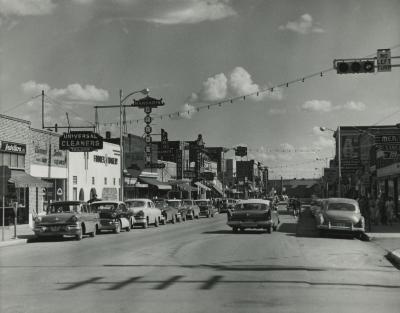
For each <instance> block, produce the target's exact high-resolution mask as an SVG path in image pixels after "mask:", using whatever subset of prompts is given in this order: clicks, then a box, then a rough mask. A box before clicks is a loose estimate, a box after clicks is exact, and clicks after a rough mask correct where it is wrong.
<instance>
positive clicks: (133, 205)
mask: <svg viewBox="0 0 400 313" xmlns="http://www.w3.org/2000/svg"><path fill="white" fill-rule="evenodd" d="M125 203H126V206H127V208H128V210H130V211H131V212H133V215H134V217H135V226H141V227H142V228H147V227H148V226H149V225H154V226H155V227H158V226H159V225H160V224H164V216H163V215H162V211H161V210H160V209H159V208H157V207H156V206H155V204H154V202H153V201H152V200H150V199H146V198H137V199H127V200H125Z"/></svg>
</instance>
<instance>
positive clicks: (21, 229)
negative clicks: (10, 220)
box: [0, 224, 34, 248]
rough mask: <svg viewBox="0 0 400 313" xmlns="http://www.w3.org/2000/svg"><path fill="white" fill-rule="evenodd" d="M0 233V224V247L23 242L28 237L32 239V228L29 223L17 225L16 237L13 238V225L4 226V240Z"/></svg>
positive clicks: (1, 230) (0, 228)
mask: <svg viewBox="0 0 400 313" xmlns="http://www.w3.org/2000/svg"><path fill="white" fill-rule="evenodd" d="M2 234H3V229H2V226H0V236H1V238H0V240H1V241H0V248H1V247H6V246H11V245H17V244H24V243H26V242H27V240H28V239H32V238H33V237H34V234H33V231H32V228H31V227H30V226H29V224H23V225H17V238H14V225H10V226H4V241H3V240H2V239H3V237H2Z"/></svg>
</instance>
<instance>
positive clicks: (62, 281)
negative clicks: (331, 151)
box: [0, 214, 400, 313]
mask: <svg viewBox="0 0 400 313" xmlns="http://www.w3.org/2000/svg"><path fill="white" fill-rule="evenodd" d="M280 219H281V225H280V227H279V228H278V231H277V232H273V233H272V234H267V233H265V232H262V231H258V230H254V231H250V230H249V231H246V232H239V233H236V234H234V233H232V231H231V230H230V228H229V227H227V226H226V215H225V214H221V215H217V216H216V217H214V218H211V219H207V218H202V219H200V220H198V221H196V220H195V221H187V222H185V223H177V224H174V225H171V224H170V225H167V226H160V227H158V228H155V227H151V228H148V229H134V230H133V231H131V232H122V233H120V234H101V235H97V236H96V237H95V238H84V239H83V240H82V241H80V242H79V241H75V240H70V239H64V240H62V241H56V240H46V241H40V242H31V243H28V244H25V245H18V246H9V247H3V248H0V271H1V281H0V311H1V312H2V313H9V312H24V313H25V312H30V313H36V312H40V313H46V312H74V313H75V312H76V313H77V312H86V313H87V312H107V313H110V312H135V313H141V312H164V313H167V312H174V313H179V312H185V313H187V312H210V313H211V312H252V313H253V312H319V313H321V312H363V313H368V312H374V313H376V312H380V313H383V312H398V310H399V307H400V297H399V294H400V272H399V271H398V270H397V269H396V268H395V267H393V266H392V264H391V263H389V261H387V260H386V258H385V257H384V255H385V250H384V249H383V248H381V247H379V246H377V245H375V244H373V243H372V242H365V241H361V240H358V239H352V238H343V237H326V238H317V237H316V233H315V231H314V229H313V227H312V220H311V217H310V216H308V215H307V214H304V216H303V217H302V219H301V220H300V222H299V223H298V224H297V223H296V219H295V218H294V217H292V216H289V215H284V214H281V217H280Z"/></svg>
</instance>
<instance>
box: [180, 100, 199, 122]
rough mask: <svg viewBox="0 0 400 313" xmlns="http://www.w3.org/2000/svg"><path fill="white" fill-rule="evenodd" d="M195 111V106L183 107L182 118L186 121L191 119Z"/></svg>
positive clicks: (185, 105) (186, 104)
mask: <svg viewBox="0 0 400 313" xmlns="http://www.w3.org/2000/svg"><path fill="white" fill-rule="evenodd" d="M195 111H196V108H195V107H194V106H193V105H191V104H189V103H185V104H184V105H183V107H182V113H181V116H182V117H183V118H186V119H191V118H192V116H193V114H194V112H195Z"/></svg>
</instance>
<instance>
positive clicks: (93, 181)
mask: <svg viewBox="0 0 400 313" xmlns="http://www.w3.org/2000/svg"><path fill="white" fill-rule="evenodd" d="M94 184H95V180H94V177H92V185H94Z"/></svg>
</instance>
